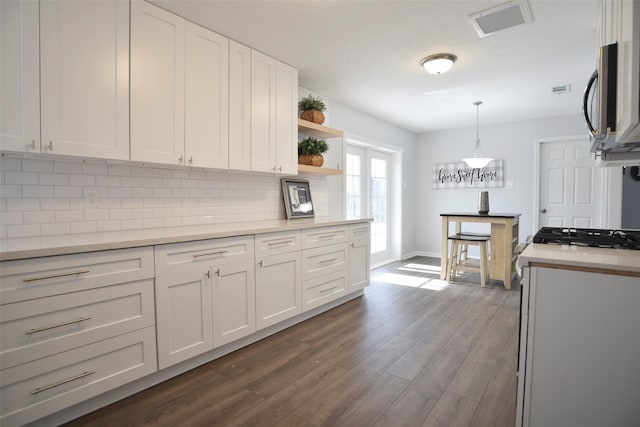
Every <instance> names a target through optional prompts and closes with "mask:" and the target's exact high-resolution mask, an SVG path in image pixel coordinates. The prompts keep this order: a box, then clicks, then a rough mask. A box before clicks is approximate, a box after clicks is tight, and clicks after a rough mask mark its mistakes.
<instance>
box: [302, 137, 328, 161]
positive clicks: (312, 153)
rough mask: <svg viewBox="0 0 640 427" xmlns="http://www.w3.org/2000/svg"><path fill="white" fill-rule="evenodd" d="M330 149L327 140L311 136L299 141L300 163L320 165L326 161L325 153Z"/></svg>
mask: <svg viewBox="0 0 640 427" xmlns="http://www.w3.org/2000/svg"><path fill="white" fill-rule="evenodd" d="M328 149H329V145H328V144H327V141H325V140H324V139H318V138H315V137H313V136H309V137H307V138H305V139H303V140H300V141H299V142H298V163H299V164H301V165H311V166H317V167H320V166H322V164H323V163H324V157H322V154H323V153H326V152H327V150H328Z"/></svg>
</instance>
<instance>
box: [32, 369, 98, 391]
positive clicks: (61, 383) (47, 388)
mask: <svg viewBox="0 0 640 427" xmlns="http://www.w3.org/2000/svg"><path fill="white" fill-rule="evenodd" d="M95 373H96V372H95V371H85V372H83V373H81V374H79V375H76V376H75V377H71V378H67V379H66V380H61V381H58V382H57V383H53V384H49V385H46V386H44V387H38V388H36V389H35V390H32V391H31V394H38V393H42V392H43V391H46V390H49V389H52V388H54V387H58V386H61V385H63V384H66V383H70V382H71V381H75V380H79V379H80V378H84V377H88V376H89V375H91V374H95Z"/></svg>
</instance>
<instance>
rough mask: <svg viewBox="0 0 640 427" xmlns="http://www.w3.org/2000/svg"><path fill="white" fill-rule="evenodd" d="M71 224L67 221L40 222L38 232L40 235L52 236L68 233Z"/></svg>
mask: <svg viewBox="0 0 640 427" xmlns="http://www.w3.org/2000/svg"><path fill="white" fill-rule="evenodd" d="M70 233H71V225H70V224H69V223H58V224H40V234H41V235H42V236H54V235H57V234H70Z"/></svg>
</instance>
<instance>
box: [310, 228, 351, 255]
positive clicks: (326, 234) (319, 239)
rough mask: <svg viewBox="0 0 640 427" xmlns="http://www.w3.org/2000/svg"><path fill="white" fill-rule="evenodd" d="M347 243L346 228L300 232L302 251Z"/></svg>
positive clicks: (312, 229) (315, 229) (311, 229)
mask: <svg viewBox="0 0 640 427" xmlns="http://www.w3.org/2000/svg"><path fill="white" fill-rule="evenodd" d="M346 241H347V226H346V225H340V226H337V227H320V228H309V229H306V230H302V249H310V248H317V247H319V246H326V245H332V244H334V243H342V242H346Z"/></svg>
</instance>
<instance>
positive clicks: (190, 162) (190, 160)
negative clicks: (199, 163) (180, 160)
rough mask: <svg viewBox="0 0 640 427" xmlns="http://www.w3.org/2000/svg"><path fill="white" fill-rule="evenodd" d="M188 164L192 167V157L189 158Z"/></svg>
mask: <svg viewBox="0 0 640 427" xmlns="http://www.w3.org/2000/svg"><path fill="white" fill-rule="evenodd" d="M189 164H190V165H192V164H193V156H191V157H189Z"/></svg>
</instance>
